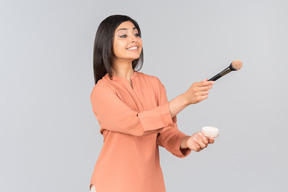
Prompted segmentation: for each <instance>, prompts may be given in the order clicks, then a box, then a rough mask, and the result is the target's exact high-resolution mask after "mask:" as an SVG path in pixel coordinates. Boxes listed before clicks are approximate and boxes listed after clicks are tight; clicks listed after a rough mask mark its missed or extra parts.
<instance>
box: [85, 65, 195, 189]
mask: <svg viewBox="0 0 288 192" xmlns="http://www.w3.org/2000/svg"><path fill="white" fill-rule="evenodd" d="M131 81H132V86H131V84H130V83H129V81H128V80H127V79H126V78H124V77H118V76H113V79H112V80H111V79H110V78H109V75H108V73H106V75H105V76H104V77H103V78H102V79H100V80H99V81H98V82H97V84H96V85H95V86H94V88H93V90H92V92H91V97H90V98H91V103H92V109H93V112H94V114H95V116H96V118H97V120H98V122H99V125H100V133H101V134H102V135H103V138H104V139H103V146H102V149H101V152H100V154H99V156H98V159H97V162H96V165H95V168H94V171H93V174H92V177H91V182H90V187H91V185H92V184H93V185H94V186H95V188H96V192H165V184H164V179H163V174H162V170H161V167H160V161H159V146H161V147H164V148H165V149H166V150H168V151H169V152H170V153H172V154H173V155H175V156H177V157H180V158H183V157H185V156H187V155H188V154H189V153H190V152H191V150H190V149H180V145H181V141H182V140H183V138H184V137H185V136H187V135H186V134H184V133H182V132H181V131H180V130H178V128H177V117H176V116H175V117H173V118H171V114H170V109H169V103H168V100H167V95H166V90H165V87H164V85H163V84H162V83H161V81H160V80H159V79H158V78H157V77H155V76H151V75H146V74H144V73H141V72H136V71H134V73H133V75H132V76H131Z"/></svg>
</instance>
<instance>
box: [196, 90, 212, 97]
mask: <svg viewBox="0 0 288 192" xmlns="http://www.w3.org/2000/svg"><path fill="white" fill-rule="evenodd" d="M208 94H209V91H201V92H198V93H196V95H200V96H206V95H208Z"/></svg>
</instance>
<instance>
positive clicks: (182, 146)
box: [180, 136, 190, 149]
mask: <svg viewBox="0 0 288 192" xmlns="http://www.w3.org/2000/svg"><path fill="white" fill-rule="evenodd" d="M189 137H190V136H186V137H184V138H183V140H182V142H181V146H180V148H181V149H187V148H188V146H187V140H188V139H189Z"/></svg>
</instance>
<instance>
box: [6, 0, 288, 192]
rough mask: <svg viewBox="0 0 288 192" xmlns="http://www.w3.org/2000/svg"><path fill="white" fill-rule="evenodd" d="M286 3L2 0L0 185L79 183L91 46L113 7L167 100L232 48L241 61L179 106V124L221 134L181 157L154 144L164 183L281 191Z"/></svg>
mask: <svg viewBox="0 0 288 192" xmlns="http://www.w3.org/2000/svg"><path fill="white" fill-rule="evenodd" d="M287 8H288V3H287V1H285V0H282V1H281V0H261V1H260V0H259V1H251V0H249V1H248V0H242V1H232V0H218V1H213V0H209V1H208V0H201V1H195V0H193V1H191V0H190V1H178V2H176V1H147V0H145V1H136V0H134V1H128V0H114V1H108V0H106V1H92V0H90V1H88V0H86V1H83V0H81V1H71V0H69V1H68V0H57V1H56V0H54V1H52V0H49V1H48V0H47V1H45V0H41V1H40V0H34V1H33V0H26V1H21V0H9V1H8V0H7V1H3V0H1V3H0V24H1V30H0V42H1V43H0V63H1V68H0V78H1V81H0V84H1V94H0V105H1V106H0V109H1V112H0V115H1V121H0V127H1V129H0V131H1V132H0V142H1V143H0V151H1V158H0V159H1V164H0V182H1V184H0V191H6V192H8V191H18V190H19V191H20V190H21V191H25V192H31V191H33V192H34V191H35V192H36V191H43V192H48V191H49V192H55V191H59V192H60V191H71V192H72V191H73V192H79V191H86V192H88V191H89V184H90V178H91V175H92V172H93V169H94V165H95V163H96V160H97V157H98V155H99V152H100V150H101V147H102V135H100V133H99V125H98V122H97V119H96V118H95V116H94V114H93V112H92V108H91V104H90V93H91V90H92V88H93V86H94V79H93V71H92V69H93V68H92V50H93V42H94V36H95V33H96V29H97V27H98V25H99V23H100V22H101V21H102V20H103V19H104V18H106V17H107V16H109V15H111V14H127V15H129V16H131V17H132V18H134V19H136V20H137V21H138V23H139V24H140V27H141V29H142V32H143V45H144V55H145V62H144V66H143V68H142V70H141V72H143V73H146V74H149V75H154V76H157V77H158V78H159V79H160V80H161V81H162V83H163V84H164V85H165V87H166V90H167V94H168V99H169V100H172V99H173V98H175V97H176V96H177V95H179V94H181V93H183V92H185V91H186V90H187V89H188V88H189V87H190V86H191V84H192V83H193V82H195V81H201V80H203V79H205V78H210V77H212V76H213V75H215V74H216V73H218V72H220V71H221V70H222V69H224V68H225V67H227V66H228V65H229V64H230V62H231V61H232V60H234V59H240V60H242V61H243V63H244V66H243V68H242V69H241V71H239V72H233V73H232V74H229V75H227V76H225V77H223V78H222V79H219V80H218V81H217V82H216V84H215V85H214V87H213V89H212V90H211V92H210V94H209V98H208V100H205V101H203V102H202V103H199V104H197V105H190V106H189V107H187V108H186V109H184V110H183V111H182V112H180V113H179V114H178V115H177V117H178V126H179V129H180V130H182V131H183V132H184V133H186V134H193V133H194V132H196V131H199V130H201V128H202V127H203V126H206V125H211V126H215V127H218V128H219V129H220V137H219V138H218V139H217V140H216V142H215V144H213V145H210V146H209V147H208V148H207V149H205V150H203V151H202V152H200V153H196V152H192V153H191V154H190V155H189V156H188V157H186V158H183V159H180V158H177V157H174V156H173V155H172V154H170V153H169V152H167V151H166V150H164V149H161V154H160V159H161V165H162V169H163V173H164V177H165V183H166V187H167V192H175V191H198V192H202V191H203V192H205V191H217V192H220V191H221V192H223V191H225V192H226V191H227V192H228V191H233V192H238V191H239V192H243V191H248V192H250V191H251V192H252V191H253V192H254V191H265V192H266V191H267V192H268V191H269V192H270V191H285V190H286V189H287V187H286V186H287V184H286V182H287V178H288V165H287V162H288V156H287V141H286V140H287V134H288V127H287V124H288V120H287V114H288V108H287V107H288V106H287V105H288V102H287V96H288V93H287V84H286V79H287V78H286V73H287V70H288V66H287V64H288V63H287V53H288V52H287V51H288V49H287V44H288V38H287V34H288V22H287V18H288V12H287ZM40 188H41V189H40Z"/></svg>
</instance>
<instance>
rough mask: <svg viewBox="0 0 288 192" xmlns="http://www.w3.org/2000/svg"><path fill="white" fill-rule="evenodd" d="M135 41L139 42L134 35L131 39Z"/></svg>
mask: <svg viewBox="0 0 288 192" xmlns="http://www.w3.org/2000/svg"><path fill="white" fill-rule="evenodd" d="M135 41H138V39H137V37H135V36H134V35H132V37H131V42H132V43H134V42H135Z"/></svg>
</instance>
